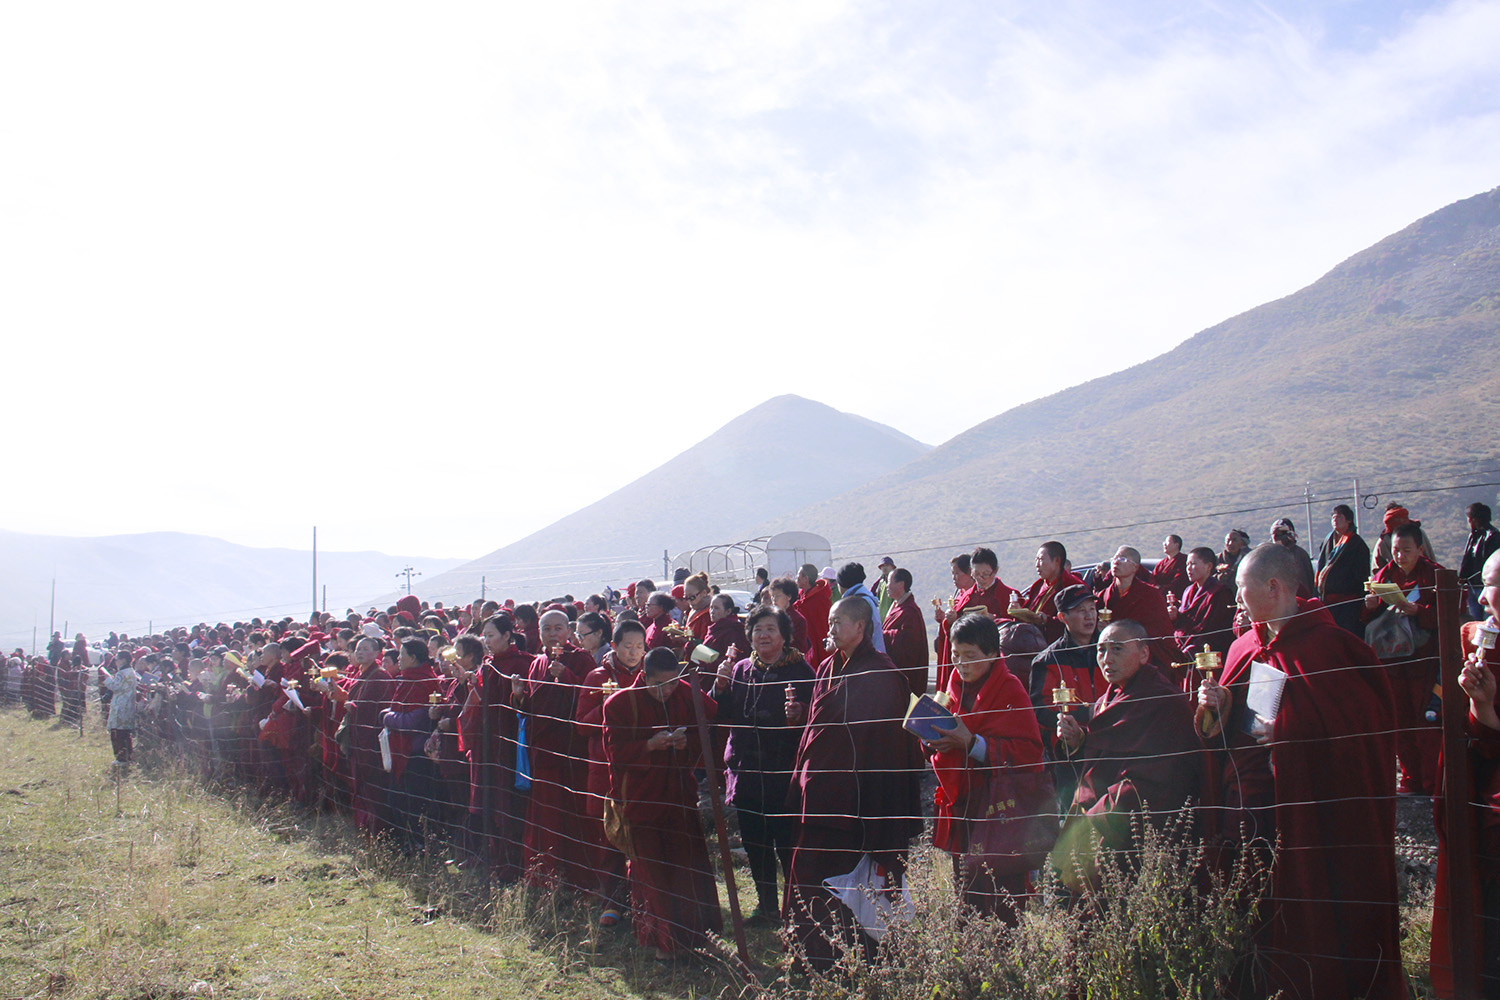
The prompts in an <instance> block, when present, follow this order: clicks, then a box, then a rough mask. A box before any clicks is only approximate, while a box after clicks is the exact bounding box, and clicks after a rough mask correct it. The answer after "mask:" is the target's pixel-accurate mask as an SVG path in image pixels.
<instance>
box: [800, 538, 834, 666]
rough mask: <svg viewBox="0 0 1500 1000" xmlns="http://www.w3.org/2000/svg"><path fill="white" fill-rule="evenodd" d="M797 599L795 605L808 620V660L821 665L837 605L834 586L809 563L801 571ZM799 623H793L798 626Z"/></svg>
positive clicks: (825, 654) (826, 652)
mask: <svg viewBox="0 0 1500 1000" xmlns="http://www.w3.org/2000/svg"><path fill="white" fill-rule="evenodd" d="M797 590H798V595H797V600H796V601H795V602H793V604H792V607H793V608H794V609H796V612H797V613H798V614H799V615H801V616H802V617H803V619H805V620H806V622H807V643H808V649H807V662H808V663H810V664H812V665H813V666H815V667H816V666H817V665H818V664H819V663H821V662H823V659H824V658H825V657H826V656H827V655H828V651H827V650H825V649H824V648H823V640H824V639H826V638H827V637H828V613H829V610H830V609H831V608H832V607H833V587H832V586H831V585H830V584H829V582H828V581H827V580H824V579H821V578H820V577H819V576H818V567H816V566H814V565H813V564H812V563H808V564H806V565H805V566H803V567H802V569H801V570H799V571H798V572H797ZM795 624H796V623H795V622H793V626H794V627H795Z"/></svg>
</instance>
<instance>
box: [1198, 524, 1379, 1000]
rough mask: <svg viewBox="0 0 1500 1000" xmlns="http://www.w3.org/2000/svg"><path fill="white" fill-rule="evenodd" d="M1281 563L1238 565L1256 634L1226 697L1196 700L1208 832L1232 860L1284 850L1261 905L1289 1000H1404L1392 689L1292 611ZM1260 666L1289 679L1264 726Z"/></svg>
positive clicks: (1287, 567) (1235, 660) (1266, 938)
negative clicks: (1206, 762)
mask: <svg viewBox="0 0 1500 1000" xmlns="http://www.w3.org/2000/svg"><path fill="white" fill-rule="evenodd" d="M1284 552H1285V550H1284V549H1281V547H1280V546H1278V545H1276V544H1275V543H1270V544H1267V545H1262V546H1259V547H1258V548H1256V549H1254V550H1252V552H1251V553H1250V554H1249V555H1247V556H1246V557H1245V559H1244V561H1243V562H1242V563H1241V565H1240V569H1239V594H1240V600H1241V601H1242V603H1243V604H1244V606H1245V608H1246V610H1247V612H1248V613H1249V614H1250V617H1251V620H1252V621H1253V622H1255V623H1256V624H1255V626H1254V628H1253V629H1252V630H1251V631H1249V632H1247V633H1245V634H1244V635H1242V636H1241V637H1240V638H1238V639H1237V640H1235V642H1234V645H1233V646H1231V647H1230V650H1229V659H1228V661H1227V662H1226V664H1225V670H1224V676H1223V686H1222V687H1220V686H1218V685H1211V684H1208V683H1205V684H1204V685H1203V686H1202V687H1201V688H1200V689H1199V705H1200V707H1199V709H1198V713H1199V717H1200V722H1201V723H1203V724H1205V725H1207V734H1208V735H1207V736H1206V737H1205V738H1204V739H1205V744H1206V745H1207V746H1208V747H1209V748H1210V749H1211V750H1213V756H1214V763H1213V765H1212V766H1211V767H1210V771H1209V779H1210V780H1209V781H1208V783H1207V785H1208V788H1207V790H1206V792H1205V805H1206V806H1207V808H1206V809H1205V810H1204V819H1205V832H1206V833H1207V834H1208V835H1209V837H1210V839H1211V840H1212V841H1214V842H1217V843H1219V844H1221V845H1224V846H1225V848H1226V850H1227V851H1229V852H1232V851H1233V850H1234V849H1236V848H1241V849H1243V848H1242V847H1241V845H1242V844H1245V843H1248V842H1249V841H1248V840H1247V838H1255V839H1257V840H1259V841H1260V849H1269V845H1271V844H1275V843H1276V838H1277V837H1278V836H1279V837H1280V844H1279V849H1278V852H1277V856H1276V864H1275V867H1274V869H1273V871H1272V875H1271V892H1270V896H1269V898H1267V899H1266V900H1265V901H1264V902H1263V903H1262V911H1263V913H1264V915H1265V917H1266V919H1267V924H1266V926H1265V927H1264V928H1263V931H1262V938H1263V943H1262V948H1261V956H1262V958H1263V959H1264V960H1265V962H1266V965H1267V968H1268V971H1269V975H1270V979H1271V984H1270V985H1271V986H1272V987H1273V988H1277V989H1281V990H1282V991H1284V992H1283V995H1284V996H1285V997H1286V998H1287V1000H1346V998H1347V1000H1353V998H1357V997H1368V998H1369V1000H1399V998H1403V997H1405V996H1406V977H1405V974H1404V972H1403V971H1402V965H1401V949H1400V926H1401V912H1400V905H1399V899H1398V896H1397V883H1396V847H1395V836H1396V799H1395V791H1396V789H1395V767H1394V766H1393V765H1394V760H1395V741H1394V739H1393V738H1392V735H1391V734H1392V730H1393V729H1394V725H1395V710H1394V706H1393V704H1392V700H1391V691H1390V684H1389V682H1388V680H1387V676H1386V671H1385V670H1384V669H1383V668H1382V667H1381V665H1380V662H1379V660H1378V659H1377V658H1376V656H1375V653H1374V651H1373V650H1371V649H1370V647H1369V646H1366V645H1365V644H1364V643H1363V642H1362V641H1361V640H1359V639H1357V638H1356V637H1354V636H1353V635H1351V634H1350V633H1348V632H1346V631H1345V630H1343V629H1341V628H1339V627H1338V625H1337V624H1335V623H1334V620H1333V616H1332V615H1330V614H1329V613H1328V610H1327V608H1325V607H1323V606H1322V604H1321V603H1319V602H1317V601H1315V600H1305V599H1299V598H1297V597H1296V592H1297V587H1298V585H1299V582H1300V572H1301V570H1300V567H1299V566H1298V565H1297V564H1296V562H1295V560H1294V559H1292V558H1291V556H1290V554H1287V555H1282V554H1281V553H1284ZM1268 623H1269V624H1268ZM1273 626H1274V629H1273ZM1255 663H1264V664H1267V665H1269V666H1271V667H1274V668H1276V669H1277V670H1280V671H1282V672H1283V673H1285V674H1286V675H1287V679H1286V681H1285V684H1284V686H1283V687H1282V693H1281V702H1280V707H1279V709H1278V711H1277V712H1276V714H1275V716H1274V718H1273V719H1271V720H1269V723H1268V725H1261V726H1256V725H1254V722H1255V720H1254V719H1251V718H1250V713H1248V712H1247V711H1246V708H1245V700H1246V695H1247V693H1248V679H1249V676H1250V672H1251V667H1252V664H1255ZM1225 689H1227V691H1226V690H1225ZM1211 712H1212V715H1210V713H1211Z"/></svg>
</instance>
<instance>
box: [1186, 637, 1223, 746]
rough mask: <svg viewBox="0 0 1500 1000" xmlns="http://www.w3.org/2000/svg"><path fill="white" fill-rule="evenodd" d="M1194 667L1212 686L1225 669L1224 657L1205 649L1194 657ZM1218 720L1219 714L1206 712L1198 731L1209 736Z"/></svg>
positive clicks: (1200, 721) (1199, 723)
mask: <svg viewBox="0 0 1500 1000" xmlns="http://www.w3.org/2000/svg"><path fill="white" fill-rule="evenodd" d="M1193 665H1194V666H1195V667H1197V668H1198V672H1199V673H1200V674H1202V675H1203V679H1204V680H1206V681H1208V682H1209V683H1210V684H1212V683H1213V679H1214V674H1216V673H1218V672H1219V671H1220V670H1221V669H1223V667H1224V660H1223V657H1221V656H1219V654H1218V653H1216V652H1214V651H1213V650H1212V649H1205V650H1203V651H1202V652H1200V653H1198V654H1197V655H1196V656H1194V657H1193ZM1218 719H1219V713H1217V712H1214V711H1208V712H1205V713H1204V714H1203V718H1202V719H1201V720H1199V722H1198V731H1199V732H1200V733H1202V734H1203V735H1204V736H1207V735H1208V734H1209V732H1210V731H1211V730H1212V729H1213V727H1214V723H1216V722H1217V721H1218Z"/></svg>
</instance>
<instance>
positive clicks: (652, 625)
mask: <svg viewBox="0 0 1500 1000" xmlns="http://www.w3.org/2000/svg"><path fill="white" fill-rule="evenodd" d="M643 623H644V624H645V626H646V649H647V651H650V650H653V649H658V648H661V647H666V648H667V649H681V648H682V643H683V640H681V639H678V638H676V637H674V636H672V635H671V634H670V633H668V632H667V627H668V626H670V625H673V624H675V623H674V622H673V621H672V616H671V615H669V614H667V613H666V612H662V613H661V614H659V615H657V616H656V617H655V618H649V619H643Z"/></svg>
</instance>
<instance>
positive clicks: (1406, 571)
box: [1362, 521, 1442, 795]
mask: <svg viewBox="0 0 1500 1000" xmlns="http://www.w3.org/2000/svg"><path fill="white" fill-rule="evenodd" d="M1422 540H1423V536H1422V526H1421V525H1419V524H1417V523H1416V522H1413V521H1408V522H1407V523H1405V524H1403V525H1401V526H1400V527H1398V528H1396V529H1395V537H1394V538H1393V540H1392V541H1391V561H1390V562H1388V563H1386V564H1385V565H1384V566H1382V567H1380V569H1378V570H1376V571H1375V573H1374V575H1373V576H1371V578H1370V583H1371V585H1372V587H1375V586H1378V585H1380V584H1387V585H1393V586H1394V587H1396V588H1398V589H1399V591H1400V593H1399V594H1396V595H1393V596H1392V597H1391V598H1389V599H1386V598H1382V597H1381V596H1380V595H1379V594H1374V593H1372V594H1370V595H1369V596H1367V597H1366V598H1365V605H1364V610H1363V612H1362V615H1363V617H1364V620H1365V621H1366V622H1371V621H1374V620H1375V619H1376V618H1377V617H1382V616H1387V615H1397V616H1401V617H1404V618H1405V619H1406V622H1407V623H1408V624H1407V627H1408V628H1409V629H1410V631H1411V633H1412V640H1413V642H1412V644H1413V645H1414V646H1415V649H1414V651H1413V652H1412V654H1411V655H1410V656H1404V657H1400V658H1398V659H1394V660H1387V662H1386V670H1387V671H1388V672H1389V674H1390V681H1391V691H1392V693H1393V695H1394V696H1395V699H1396V728H1397V730H1398V731H1397V733H1396V763H1397V765H1398V767H1399V769H1400V773H1401V780H1400V782H1399V784H1398V785H1397V792H1398V793H1399V794H1402V795H1431V794H1432V793H1433V790H1434V789H1435V788H1436V787H1437V759H1438V748H1439V747H1440V746H1441V745H1442V729H1441V727H1439V726H1438V725H1436V724H1434V723H1429V722H1428V721H1427V720H1426V719H1425V718H1424V713H1425V712H1426V710H1427V703H1428V702H1429V701H1431V700H1432V690H1433V685H1434V684H1436V683H1437V679H1438V659H1437V656H1438V643H1437V571H1438V570H1440V569H1442V567H1441V566H1439V565H1438V564H1437V563H1436V562H1433V561H1432V560H1431V559H1429V558H1428V557H1427V556H1425V555H1424V554H1423V551H1422ZM1382 589H1385V588H1382Z"/></svg>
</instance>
